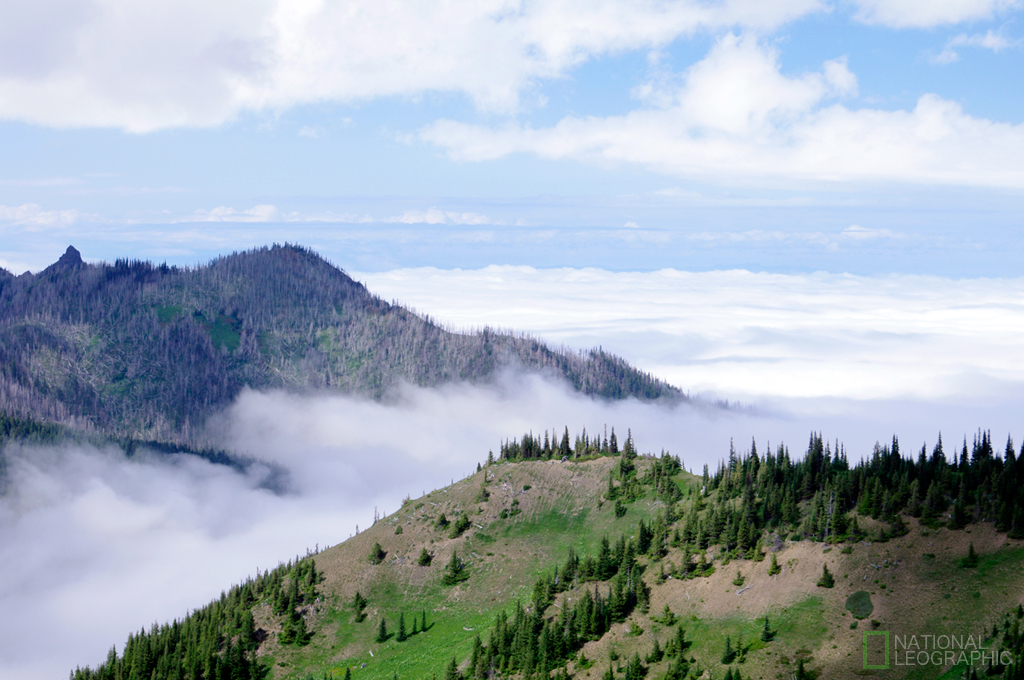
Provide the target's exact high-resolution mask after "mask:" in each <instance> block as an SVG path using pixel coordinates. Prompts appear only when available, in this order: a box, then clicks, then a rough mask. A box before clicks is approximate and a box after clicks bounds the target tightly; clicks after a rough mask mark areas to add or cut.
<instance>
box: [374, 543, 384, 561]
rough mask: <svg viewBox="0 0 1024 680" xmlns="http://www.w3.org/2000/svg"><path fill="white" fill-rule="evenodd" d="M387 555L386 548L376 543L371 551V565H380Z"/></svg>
mask: <svg viewBox="0 0 1024 680" xmlns="http://www.w3.org/2000/svg"><path fill="white" fill-rule="evenodd" d="M386 555H387V553H386V552H384V548H382V547H380V543H374V544H373V548H371V549H370V564H380V563H381V562H383V561H384V557H385V556H386Z"/></svg>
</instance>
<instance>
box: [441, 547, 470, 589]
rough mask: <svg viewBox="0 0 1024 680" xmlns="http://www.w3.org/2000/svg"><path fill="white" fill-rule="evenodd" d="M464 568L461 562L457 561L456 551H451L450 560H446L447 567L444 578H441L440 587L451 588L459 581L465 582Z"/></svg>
mask: <svg viewBox="0 0 1024 680" xmlns="http://www.w3.org/2000/svg"><path fill="white" fill-rule="evenodd" d="M464 569H465V567H464V566H463V564H462V560H460V559H459V554H458V553H457V552H456V551H454V550H453V551H452V558H451V559H450V560H448V566H447V567H445V571H444V576H442V577H441V585H445V586H453V585H455V584H456V583H458V582H459V581H463V580H465V578H466V576H465V574H464V573H463V571H464Z"/></svg>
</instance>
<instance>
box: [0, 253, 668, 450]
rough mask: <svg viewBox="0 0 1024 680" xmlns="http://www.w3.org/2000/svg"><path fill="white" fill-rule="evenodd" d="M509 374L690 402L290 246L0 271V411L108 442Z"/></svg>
mask: <svg viewBox="0 0 1024 680" xmlns="http://www.w3.org/2000/svg"><path fill="white" fill-rule="evenodd" d="M4 273H5V274H6V272H4ZM508 366H521V367H524V368H526V369H529V370H533V371H548V372H551V373H553V374H555V375H558V376H561V377H562V378H564V379H565V380H566V381H568V383H569V384H570V385H572V386H573V387H574V388H575V389H577V390H580V391H581V392H583V393H585V394H590V395H596V396H601V397H606V398H611V399H619V398H624V397H630V396H632V397H639V398H643V399H658V398H670V399H679V398H684V397H683V395H682V394H681V393H680V392H679V391H678V390H677V389H675V388H673V387H671V386H669V385H667V384H666V383H664V382H662V381H660V380H657V379H655V378H653V377H652V376H650V375H648V374H645V373H642V372H640V371H638V370H636V369H634V368H633V367H631V366H629V365H628V364H627V363H626V362H625V361H623V360H622V359H619V358H618V357H615V356H612V355H609V354H605V353H604V352H601V351H589V352H586V353H583V352H579V353H573V352H568V351H556V350H552V349H550V348H548V347H547V346H545V345H544V344H543V343H541V342H539V341H537V340H534V339H531V338H527V337H522V336H512V335H508V334H500V333H494V332H492V331H490V330H484V331H483V332H480V333H471V334H460V333H453V332H450V331H447V330H445V329H443V328H441V327H439V326H437V325H436V324H435V323H433V322H431V321H430V320H429V319H424V318H421V317H419V316H417V315H415V314H413V313H412V312H410V311H408V310H406V309H404V308H402V307H400V306H397V305H392V304H389V303H387V302H385V301H383V300H381V299H380V298H378V297H376V296H374V295H372V294H371V293H370V292H369V291H367V290H366V288H365V287H364V286H362V285H361V284H359V283H357V282H356V281H353V280H352V279H351V278H350V277H348V276H347V275H346V274H345V273H344V272H343V271H341V270H340V269H338V268H336V267H334V266H332V265H331V264H329V263H328V262H326V261H325V260H323V259H322V258H320V257H319V256H318V255H316V254H315V253H313V252H312V251H310V250H308V249H304V248H301V247H298V246H289V245H285V246H273V247H268V248H259V249H256V250H252V251H247V252H244V253H235V254H233V255H229V256H226V257H220V258H218V259H216V260H214V261H213V262H211V263H210V264H209V265H206V266H202V267H196V268H186V269H181V268H175V267H167V266H165V265H163V266H156V265H153V264H151V263H148V262H129V261H126V260H119V261H117V262H115V263H114V264H113V265H106V264H101V265H88V264H86V263H84V262H83V261H82V259H81V256H80V255H79V253H78V251H76V250H75V249H74V248H70V247H69V248H68V251H67V252H66V253H65V254H64V255H63V256H62V257H61V258H60V260H59V261H58V262H56V263H55V264H53V265H51V266H50V267H48V268H47V269H45V270H44V271H42V272H40V273H39V274H38V275H32V274H23V275H21V276H18V277H12V276H10V275H7V276H0V411H7V412H9V413H12V414H18V415H21V416H26V417H33V418H38V419H46V420H50V421H58V422H63V423H68V424H71V425H76V426H80V427H87V428H92V429H96V430H99V431H101V432H104V433H106V434H110V435H114V436H136V437H145V438H149V439H161V440H169V441H179V442H195V441H196V439H197V437H199V436H200V435H199V430H200V428H201V426H202V424H203V422H204V421H205V419H206V418H207V417H208V416H209V415H210V414H211V413H213V412H215V411H216V410H218V409H219V408H222V407H224V406H225V405H227V404H228V403H229V402H230V401H231V400H232V399H233V398H234V397H235V396H236V395H237V394H238V392H239V391H240V390H241V389H242V387H243V386H250V387H253V388H257V389H262V388H285V389H334V390H341V391H346V392H354V393H359V394H365V395H369V396H371V397H374V398H381V397H384V396H386V394H387V393H388V391H389V390H390V389H392V388H393V387H394V386H395V385H396V384H397V383H398V382H399V381H402V380H405V381H408V382H411V383H414V384H416V385H422V386H429V385H437V384H441V383H444V382H448V381H456V380H464V381H474V382H480V381H486V380H490V379H492V378H493V377H494V376H495V375H496V374H497V373H498V372H499V371H500V370H502V369H503V368H504V367H508Z"/></svg>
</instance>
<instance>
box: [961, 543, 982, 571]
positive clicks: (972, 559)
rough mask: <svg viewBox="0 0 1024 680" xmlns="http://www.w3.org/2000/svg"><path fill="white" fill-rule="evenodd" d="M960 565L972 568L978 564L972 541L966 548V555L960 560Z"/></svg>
mask: <svg viewBox="0 0 1024 680" xmlns="http://www.w3.org/2000/svg"><path fill="white" fill-rule="evenodd" d="M960 566H961V567H963V568H966V569H973V568H974V567H976V566H978V553H976V552H975V551H974V543H971V545H970V548H969V549H968V550H967V557H964V558H963V559H962V560H960Z"/></svg>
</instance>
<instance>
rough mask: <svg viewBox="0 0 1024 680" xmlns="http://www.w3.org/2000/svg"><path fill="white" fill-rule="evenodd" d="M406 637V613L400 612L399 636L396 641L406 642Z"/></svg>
mask: <svg viewBox="0 0 1024 680" xmlns="http://www.w3.org/2000/svg"><path fill="white" fill-rule="evenodd" d="M406 637H407V636H406V634H405V613H404V612H399V614H398V634H397V635H396V636H395V639H396V640H398V641H399V642H405V640H406Z"/></svg>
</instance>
